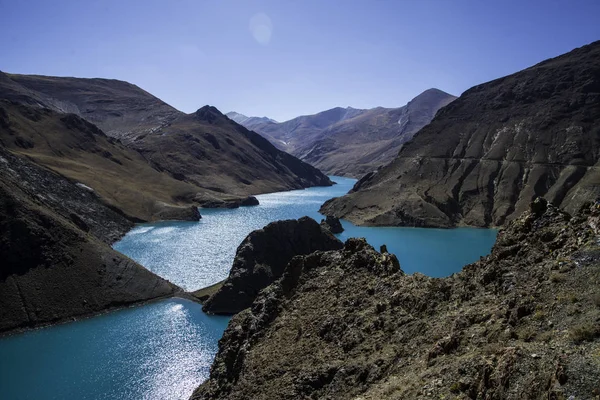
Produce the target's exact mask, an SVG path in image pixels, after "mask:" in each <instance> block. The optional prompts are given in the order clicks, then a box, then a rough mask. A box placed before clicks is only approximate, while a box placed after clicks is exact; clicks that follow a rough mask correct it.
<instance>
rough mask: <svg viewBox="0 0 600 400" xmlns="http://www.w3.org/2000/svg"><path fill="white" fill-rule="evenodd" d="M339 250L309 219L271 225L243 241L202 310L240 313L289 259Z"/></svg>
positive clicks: (315, 223) (276, 275)
mask: <svg viewBox="0 0 600 400" xmlns="http://www.w3.org/2000/svg"><path fill="white" fill-rule="evenodd" d="M341 247H342V242H340V241H339V240H338V239H336V238H335V236H333V235H332V234H331V233H330V232H329V231H327V230H325V229H323V228H322V227H321V226H320V225H319V224H318V223H317V222H316V221H315V220H313V219H311V218H309V217H303V218H300V219H298V220H295V219H291V220H286V221H276V222H272V223H270V224H268V225H267V226H265V227H264V228H263V229H259V230H256V231H254V232H251V233H250V234H249V235H248V236H247V237H246V238H245V239H244V241H243V242H242V243H241V244H240V246H239V247H238V249H237V252H236V254H235V259H234V260H233V266H232V267H231V271H230V272H229V276H228V277H227V279H225V281H224V282H223V285H222V286H221V288H220V289H219V290H218V291H217V292H216V293H215V294H213V295H212V296H210V298H208V300H207V301H206V303H204V307H203V308H202V309H203V310H204V311H205V312H209V313H214V314H229V315H232V314H235V313H237V312H240V311H241V310H243V309H245V308H248V307H250V306H251V305H252V302H253V301H254V299H255V298H256V296H257V295H258V293H259V292H260V291H261V290H262V289H264V288H265V287H267V286H269V285H270V284H271V283H273V282H274V281H276V280H277V279H279V278H280V277H281V275H282V274H283V271H284V269H285V266H286V265H287V263H288V262H289V261H290V260H291V259H292V257H294V256H296V255H302V254H310V253H312V252H314V251H317V250H335V249H340V248H341Z"/></svg>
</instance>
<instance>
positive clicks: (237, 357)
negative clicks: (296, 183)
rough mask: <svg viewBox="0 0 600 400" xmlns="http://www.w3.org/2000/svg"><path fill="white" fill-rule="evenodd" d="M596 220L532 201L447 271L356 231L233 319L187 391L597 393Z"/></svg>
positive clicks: (262, 397)
mask: <svg viewBox="0 0 600 400" xmlns="http://www.w3.org/2000/svg"><path fill="white" fill-rule="evenodd" d="M599 223H600V210H599V209H598V208H597V206H594V207H593V208H587V209H585V212H583V213H578V214H577V215H575V216H573V217H571V216H570V215H568V214H566V213H564V212H562V211H560V210H559V209H558V208H556V207H554V206H552V205H550V204H548V203H547V202H546V201H545V200H543V199H539V200H537V201H536V202H534V203H533V204H532V208H531V210H530V211H529V212H526V213H525V214H524V215H523V216H521V217H520V218H517V219H515V220H513V221H512V222H511V223H509V224H508V226H507V228H506V229H505V230H503V231H501V232H500V233H499V235H498V240H497V242H496V244H495V246H494V248H493V250H492V253H491V255H489V256H487V257H485V258H482V259H481V261H479V262H477V263H474V264H471V265H468V266H466V267H465V268H464V269H463V271H461V272H460V273H457V274H454V275H452V276H450V277H447V278H428V277H426V276H423V275H421V274H413V275H405V274H404V273H403V272H402V270H401V269H400V267H399V265H398V261H397V259H396V258H395V256H393V255H390V254H387V253H386V252H385V251H384V252H382V253H379V252H377V251H375V250H374V249H373V248H372V247H370V246H369V245H368V244H367V243H366V242H365V241H364V240H361V239H349V240H348V241H347V242H346V244H345V245H344V248H343V249H341V250H337V251H328V252H315V253H312V254H311V255H305V256H297V257H295V258H293V259H292V261H291V262H290V263H289V264H288V266H287V267H286V269H285V272H284V274H283V276H282V278H281V279H280V280H279V281H278V282H276V283H275V284H273V285H271V286H269V287H267V288H266V289H264V290H263V291H262V292H261V293H260V294H259V296H258V298H257V299H256V300H255V301H254V303H253V304H252V307H251V308H249V309H246V310H244V311H242V312H240V313H239V314H237V315H235V316H234V317H233V318H232V320H231V321H230V323H229V326H228V328H227V330H226V331H225V333H224V335H223V338H222V339H221V341H220V342H219V351H218V353H217V356H216V358H215V361H214V364H213V366H212V368H211V373H210V378H209V380H207V381H206V382H205V383H203V384H202V385H201V386H200V387H199V388H198V389H197V390H196V391H195V392H194V394H193V395H192V399H195V400H197V399H207V400H208V399H212V400H214V399H228V400H237V399H240V400H241V399H257V400H267V399H277V400H280V399H329V400H335V399H365V400H376V399H377V400H380V399H431V398H436V399H490V400H495V399H497V400H504V399H542V398H544V399H567V398H571V399H574V398H576V399H595V398H597V397H598V396H599V395H600V356H599V355H600V328H599V327H600V291H599V289H598V288H599V286H598V284H599V283H600V248H599V247H598V240H599V239H600V236H599V234H600V232H599V230H598V229H599V228H598V227H599V226H600V225H599Z"/></svg>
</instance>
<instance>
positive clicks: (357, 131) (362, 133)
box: [227, 89, 456, 177]
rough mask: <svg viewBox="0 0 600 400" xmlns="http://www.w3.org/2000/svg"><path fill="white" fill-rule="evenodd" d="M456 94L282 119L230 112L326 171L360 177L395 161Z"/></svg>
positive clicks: (434, 91) (433, 93)
mask: <svg viewBox="0 0 600 400" xmlns="http://www.w3.org/2000/svg"><path fill="white" fill-rule="evenodd" d="M454 99H456V97H454V96H452V95H449V94H448V93H445V92H442V91H441V90H438V89H428V90H426V91H424V92H423V93H421V94H420V95H418V96H417V97H415V98H414V99H412V100H411V101H410V102H409V103H408V104H407V105H405V106H403V107H399V108H383V107H377V108H373V109H369V110H359V109H355V108H351V107H348V108H341V107H337V108H333V109H331V110H327V111H323V112H321V113H318V114H314V115H306V116H301V117H297V118H294V119H292V120H289V121H286V122H281V123H278V122H276V121H273V120H269V119H268V118H257V117H246V116H244V115H241V114H238V113H235V112H231V113H228V114H227V115H228V116H229V117H230V118H232V119H234V120H235V121H236V122H238V123H240V124H242V125H244V126H245V127H247V128H248V129H251V130H254V131H256V132H258V133H260V134H261V135H263V136H265V137H266V138H267V139H269V140H270V141H271V143H273V144H274V145H275V146H277V147H279V148H280V149H282V150H284V151H287V152H289V153H291V154H293V155H295V156H296V157H299V158H300V159H302V160H304V161H306V162H308V163H310V164H312V165H314V166H315V167H317V168H319V169H320V170H322V171H324V172H326V173H327V174H330V175H331V174H333V175H345V176H352V177H360V176H362V175H364V174H365V173H368V172H371V171H374V170H376V169H377V168H378V167H379V166H381V165H384V164H387V163H389V162H390V161H392V160H393V159H394V157H396V155H397V154H398V150H399V149H400V147H401V146H402V144H403V143H405V142H407V141H409V140H410V139H411V138H412V137H413V135H414V134H415V133H416V132H417V131H418V130H419V129H421V128H422V127H423V126H425V125H427V124H428V123H429V122H430V121H431V119H432V118H433V117H434V116H435V113H436V112H437V111H438V110H439V109H440V108H442V107H444V106H445V105H447V104H449V103H450V102H452V101H453V100H454Z"/></svg>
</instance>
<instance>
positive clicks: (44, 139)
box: [0, 100, 201, 220]
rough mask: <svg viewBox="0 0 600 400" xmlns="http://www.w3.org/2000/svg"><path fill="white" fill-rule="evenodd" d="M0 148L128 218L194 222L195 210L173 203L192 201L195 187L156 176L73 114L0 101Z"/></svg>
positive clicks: (130, 152) (137, 155) (164, 175)
mask: <svg viewBox="0 0 600 400" xmlns="http://www.w3.org/2000/svg"><path fill="white" fill-rule="evenodd" d="M0 143H1V144H2V145H3V146H4V147H5V148H6V149H8V150H10V151H12V152H13V153H14V154H17V155H22V156H26V157H28V158H30V159H31V160H33V161H35V162H36V163H38V164H40V165H43V166H46V167H48V168H51V169H53V170H54V171H56V172H58V173H60V174H62V175H64V176H66V177H68V178H71V179H72V180H74V181H76V182H80V183H82V184H85V185H86V186H88V187H90V188H93V190H94V191H95V192H96V193H97V194H98V195H100V196H101V197H102V198H103V199H105V201H106V202H108V203H109V204H111V205H113V206H115V207H119V208H120V209H121V210H122V211H123V212H125V213H126V214H127V215H129V216H131V217H134V218H137V219H140V220H156V219H171V218H174V219H188V220H189V219H195V220H197V219H198V215H197V210H196V208H193V209H192V207H191V206H189V205H187V206H185V205H184V204H185V201H181V200H178V199H185V198H186V197H190V198H192V197H193V196H195V195H196V194H197V193H199V192H200V191H201V188H200V187H198V186H196V185H193V184H189V183H186V182H183V181H180V180H177V179H174V178H173V177H172V176H171V175H169V174H167V173H165V172H160V171H157V170H156V169H154V168H152V166H151V165H150V164H149V163H148V162H147V160H146V159H145V158H144V157H143V156H142V155H141V154H140V153H138V152H137V151H135V150H132V149H130V148H127V147H126V146H124V145H123V144H122V143H120V142H119V141H117V140H115V139H112V138H110V137H108V136H106V135H105V134H104V133H103V132H102V131H101V130H100V129H98V128H97V127H96V126H95V125H93V124H91V123H89V122H88V121H86V120H84V119H82V118H80V117H78V116H76V115H74V114H62V113H59V112H56V111H52V110H50V109H47V108H40V107H32V106H27V105H24V104H20V103H15V102H11V101H6V100H0ZM178 204H179V205H178ZM194 213H196V215H195V214H194Z"/></svg>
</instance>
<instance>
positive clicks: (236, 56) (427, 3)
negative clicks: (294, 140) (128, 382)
mask: <svg viewBox="0 0 600 400" xmlns="http://www.w3.org/2000/svg"><path fill="white" fill-rule="evenodd" d="M0 37H1V38H2V40H1V41H0V70H2V71H6V72H14V73H26V74H43V75H59V76H78V77H104V78H115V79H122V80H126V81H129V82H132V83H135V84H136V85H138V86H140V87H142V88H143V89H145V90H147V91H149V92H150V93H152V94H154V95H156V96H158V97H160V98H161V99H163V100H164V101H166V102H168V103H169V104H171V105H173V106H174V107H176V108H178V109H180V110H182V111H185V112H192V111H195V110H196V109H198V108H200V107H201V106H203V105H205V104H211V105H214V106H216V107H217V108H219V109H220V110H221V111H223V112H227V111H232V110H235V111H238V112H241V113H244V114H246V115H257V116H264V115H266V116H269V117H271V118H275V119H277V120H285V119H289V118H292V117H295V116H298V115H303V114H311V113H315V112H318V111H322V110H325V109H328V108H332V107H335V106H343V107H345V106H352V107H356V108H369V107H374V106H386V107H397V106H402V105H404V104H405V103H406V102H407V101H409V100H410V99H411V98H412V97H414V96H416V95H417V94H419V93H420V92H422V91H423V90H425V89H428V88H430V87H437V88H439V89H442V90H445V91H447V92H449V93H452V94H456V95H458V94H460V93H461V92H463V91H464V90H466V89H468V88H469V87H471V86H473V85H476V84H479V83H482V82H485V81H489V80H491V79H494V78H498V77H500V76H503V75H507V74H510V73H513V72H516V71H518V70H520V69H523V68H526V67H528V66H530V65H532V64H535V63H537V62H539V61H542V60H544V59H546V58H549V57H553V56H557V55H559V54H562V53H564V52H567V51H569V50H571V49H573V48H575V47H579V46H582V45H584V44H587V43H590V42H592V41H594V40H599V39H600V1H598V0H587V1H584V0H569V1H552V0H545V1H533V0H532V1H526V0H520V1H512V0H510V1H509V0H493V1H492V0H490V1H487V0H420V1H419V0H368V1H367V0H365V1H353V0H344V1H342V0H335V1H334V0H329V1H328V0H319V1H313V0H296V1H286V0H270V1H252V0H239V1H228V0H194V1H185V0H171V1H153V0H144V1H137V0H120V1H112V0H77V1H67V0H65V1H60V0H46V1H41V0H40V1H26V0H21V1H9V0H0Z"/></svg>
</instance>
